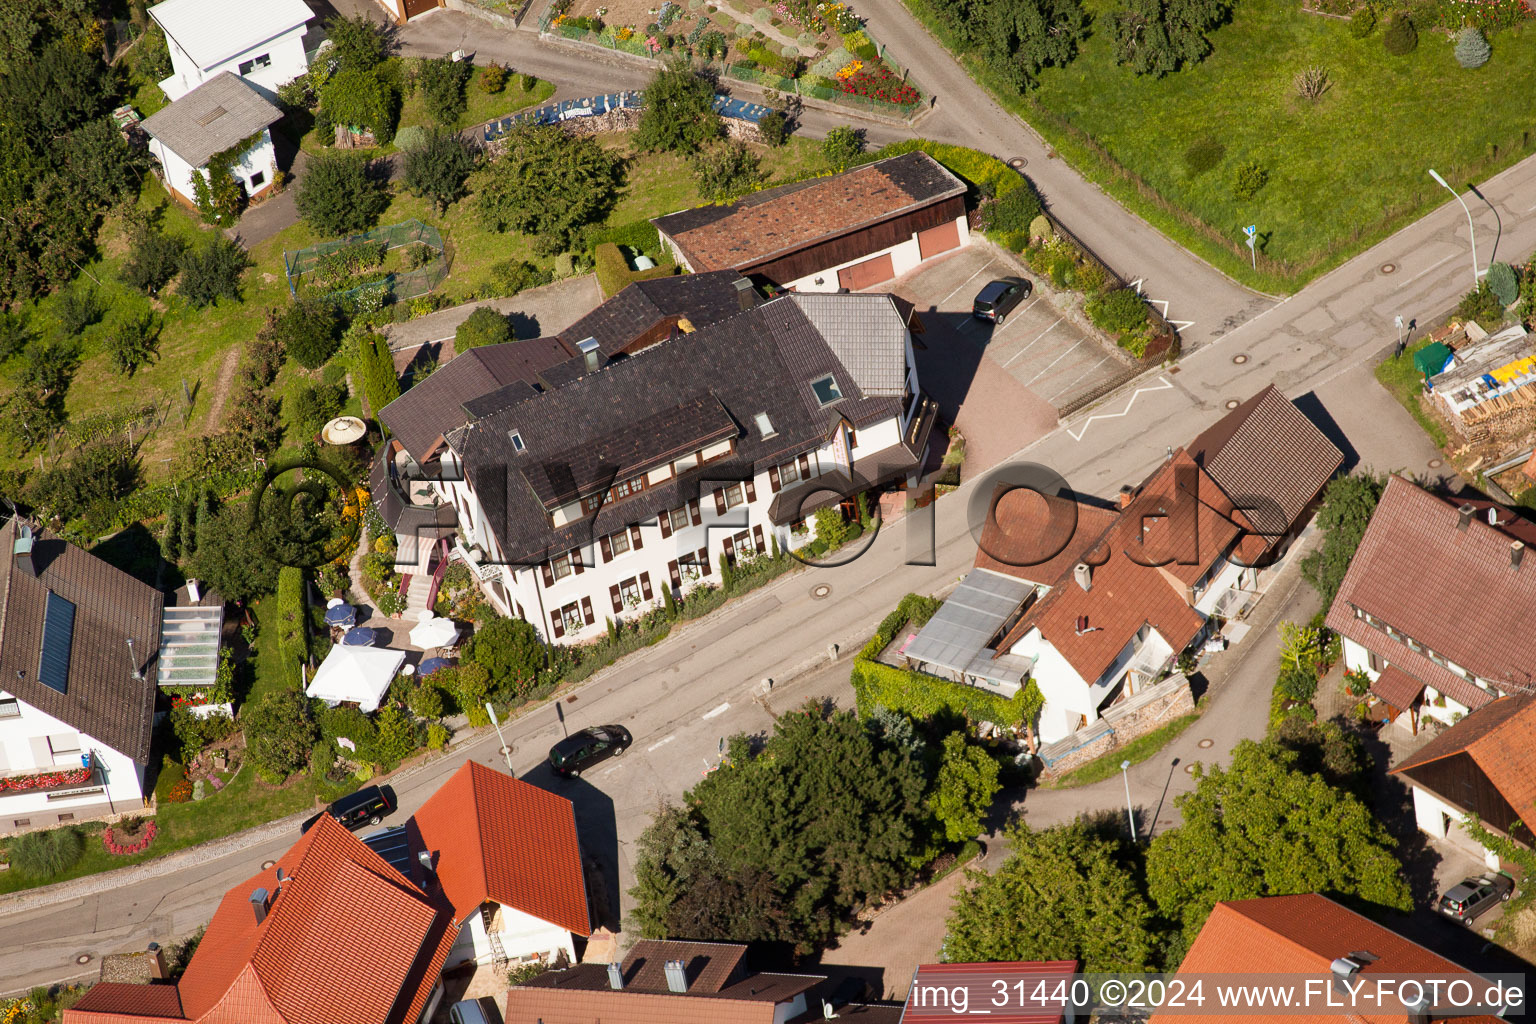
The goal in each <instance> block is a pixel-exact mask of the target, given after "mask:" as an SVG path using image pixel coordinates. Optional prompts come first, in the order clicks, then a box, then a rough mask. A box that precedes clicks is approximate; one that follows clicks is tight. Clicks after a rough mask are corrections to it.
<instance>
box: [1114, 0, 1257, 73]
mask: <svg viewBox="0 0 1536 1024" xmlns="http://www.w3.org/2000/svg"><path fill="white" fill-rule="evenodd" d="M1231 12H1232V4H1231V2H1230V0H1123V2H1122V4H1121V6H1120V8H1119V9H1118V10H1117V11H1115V13H1114V16H1113V22H1112V23H1113V26H1114V40H1115V54H1116V58H1117V59H1118V60H1119V62H1120V63H1121V64H1124V65H1126V66H1128V67H1129V68H1130V69H1131V70H1132V71H1134V72H1136V73H1137V74H1138V75H1151V76H1152V77H1154V78H1161V77H1162V76H1164V75H1166V74H1170V73H1171V72H1174V71H1177V70H1179V69H1180V68H1182V67H1185V66H1186V65H1189V64H1198V63H1199V62H1200V61H1202V60H1204V59H1205V57H1206V55H1207V54H1209V53H1210V52H1211V41H1210V40H1209V39H1208V38H1206V33H1207V32H1210V31H1211V30H1212V29H1214V28H1216V26H1218V25H1220V24H1221V23H1222V22H1224V21H1225V20H1226V19H1227V16H1228V15H1229V14H1230V13H1231Z"/></svg>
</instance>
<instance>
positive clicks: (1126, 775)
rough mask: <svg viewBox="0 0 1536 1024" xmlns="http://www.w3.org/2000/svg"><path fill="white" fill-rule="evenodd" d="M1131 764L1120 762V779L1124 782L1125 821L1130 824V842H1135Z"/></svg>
mask: <svg viewBox="0 0 1536 1024" xmlns="http://www.w3.org/2000/svg"><path fill="white" fill-rule="evenodd" d="M1130 770H1131V762H1129V761H1121V762H1120V777H1121V778H1122V779H1124V780H1125V820H1126V821H1128V822H1130V823H1131V842H1133V843H1134V842H1135V841H1136V813H1135V812H1134V811H1133V810H1131V776H1130Z"/></svg>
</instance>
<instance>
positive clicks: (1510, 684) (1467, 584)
mask: <svg viewBox="0 0 1536 1024" xmlns="http://www.w3.org/2000/svg"><path fill="white" fill-rule="evenodd" d="M1459 521H1460V516H1459V514H1458V513H1457V511H1456V508H1455V506H1454V504H1452V503H1448V502H1446V501H1445V500H1442V499H1440V498H1437V497H1435V496H1434V495H1432V494H1430V493H1429V492H1427V491H1425V490H1422V489H1421V488H1419V487H1416V486H1415V485H1413V484H1412V483H1409V482H1408V481H1407V480H1404V479H1403V478H1402V477H1398V476H1393V477H1390V478H1388V480H1387V487H1386V490H1385V491H1384V492H1383V493H1382V496H1381V501H1380V502H1379V503H1378V504H1377V506H1376V512H1375V514H1374V515H1372V516H1371V522H1370V526H1368V527H1367V528H1366V531H1365V535H1364V536H1363V537H1362V538H1361V540H1360V546H1359V548H1358V549H1357V550H1356V551H1355V556H1354V558H1353V559H1352V560H1351V561H1350V563H1349V571H1348V572H1347V573H1346V574H1345V576H1344V582H1343V583H1342V584H1341V585H1340V587H1339V593H1338V596H1337V597H1336V598H1335V599H1334V602H1333V606H1332V607H1331V608H1330V609H1329V611H1328V617H1327V625H1328V628H1330V629H1332V630H1334V631H1335V632H1338V633H1341V634H1343V635H1344V636H1346V637H1348V638H1350V639H1351V640H1354V641H1356V642H1357V643H1359V644H1361V645H1362V646H1364V647H1366V648H1367V649H1369V650H1372V651H1374V652H1376V653H1377V654H1379V655H1381V656H1382V657H1384V658H1385V659H1386V660H1387V661H1389V662H1391V663H1393V664H1395V665H1397V666H1398V667H1399V668H1401V669H1403V670H1404V671H1406V672H1408V673H1409V674H1411V675H1413V676H1416V677H1417V678H1419V679H1421V680H1423V681H1424V682H1426V683H1428V684H1429V685H1430V686H1433V687H1435V689H1437V690H1440V691H1441V692H1442V693H1444V694H1446V695H1447V696H1449V697H1451V698H1452V699H1454V700H1456V701H1457V702H1459V703H1461V704H1465V705H1466V706H1468V707H1471V708H1477V707H1481V706H1482V705H1483V704H1486V703H1487V702H1488V701H1490V700H1492V699H1493V695H1492V694H1490V693H1488V692H1487V691H1486V690H1483V689H1482V688H1480V687H1478V686H1476V685H1475V684H1473V683H1471V682H1468V681H1467V680H1465V679H1463V678H1462V677H1461V676H1459V675H1457V674H1456V673H1454V672H1451V671H1450V670H1449V669H1447V668H1445V667H1444V666H1442V665H1439V664H1436V663H1435V662H1433V661H1431V660H1430V659H1429V658H1428V657H1426V656H1425V655H1424V654H1421V653H1419V652H1417V651H1414V650H1412V649H1411V648H1409V647H1408V646H1407V644H1406V643H1404V642H1403V641H1402V640H1400V639H1398V638H1397V637H1393V636H1390V635H1388V634H1387V633H1385V632H1384V631H1381V630H1378V629H1376V628H1374V627H1372V626H1371V625H1370V624H1369V623H1367V622H1365V621H1364V620H1363V619H1360V618H1357V617H1356V616H1355V612H1354V609H1355V608H1359V609H1361V610H1362V611H1364V612H1369V613H1370V614H1371V615H1373V616H1375V617H1376V618H1377V619H1379V620H1380V621H1381V622H1383V623H1385V624H1386V625H1389V626H1391V627H1392V628H1393V629H1394V630H1396V631H1398V632H1399V633H1401V634H1403V635H1404V636H1407V637H1411V638H1412V639H1414V640H1415V641H1417V642H1419V643H1420V644H1423V645H1424V646H1426V647H1427V648H1429V649H1430V650H1432V651H1434V652H1436V653H1437V654H1439V655H1441V656H1443V657H1445V658H1448V659H1449V660H1451V661H1453V662H1455V663H1456V664H1458V665H1460V666H1461V667H1463V668H1465V669H1467V670H1468V671H1470V672H1472V673H1473V674H1474V675H1477V676H1479V677H1481V678H1483V679H1487V680H1489V681H1491V682H1492V683H1493V684H1494V685H1495V686H1497V687H1499V688H1500V689H1502V690H1506V691H1511V692H1517V693H1529V692H1536V676H1533V673H1536V631H1533V630H1532V629H1531V628H1530V609H1531V608H1533V607H1536V557H1532V558H1525V559H1524V560H1523V561H1522V563H1521V565H1520V567H1519V568H1514V567H1512V566H1511V558H1510V545H1511V541H1512V539H1513V538H1512V536H1511V535H1510V534H1508V533H1505V532H1503V531H1502V530H1500V529H1496V528H1494V527H1492V526H1489V525H1488V523H1487V521H1486V518H1485V517H1481V516H1477V515H1474V516H1472V518H1471V521H1470V522H1469V523H1468V524H1467V525H1466V528H1465V529H1458V526H1457V524H1458V522H1459Z"/></svg>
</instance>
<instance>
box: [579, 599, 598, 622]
mask: <svg viewBox="0 0 1536 1024" xmlns="http://www.w3.org/2000/svg"><path fill="white" fill-rule="evenodd" d="M581 617H582V618H583V619H585V620H586V622H587V625H589V626H590V625H592V623H593V622H595V621H597V617H596V616H595V615H593V614H592V599H591V598H590V597H584V598H582V599H581Z"/></svg>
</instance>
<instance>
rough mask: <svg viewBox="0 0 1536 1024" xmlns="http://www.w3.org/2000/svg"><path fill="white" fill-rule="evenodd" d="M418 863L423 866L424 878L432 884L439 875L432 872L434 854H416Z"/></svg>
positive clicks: (418, 852)
mask: <svg viewBox="0 0 1536 1024" xmlns="http://www.w3.org/2000/svg"><path fill="white" fill-rule="evenodd" d="M416 863H418V864H420V865H421V870H422V874H423V877H424V878H425V879H426V880H427V881H428V882H431V881H433V880H434V879H435V878H437V873H436V872H434V871H433V870H432V854H431V853H429V852H427V851H426V850H418V851H417V852H416Z"/></svg>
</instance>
